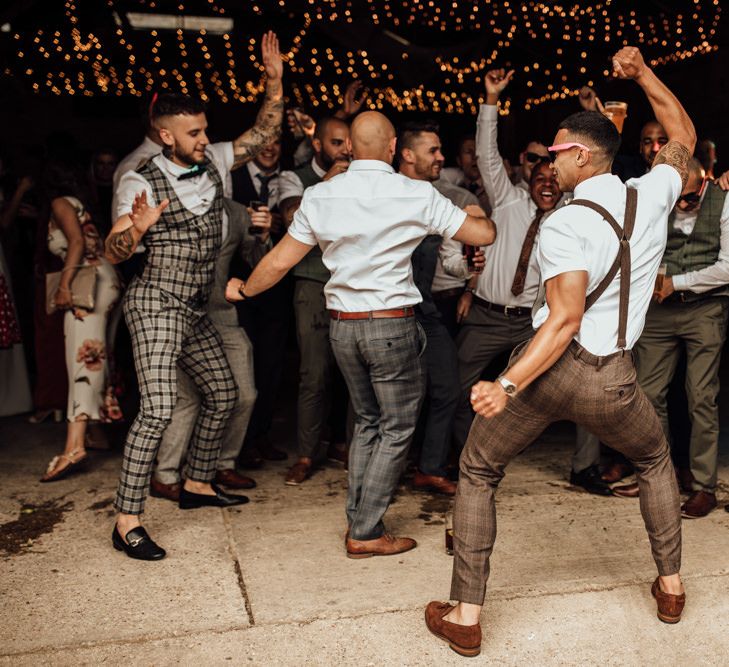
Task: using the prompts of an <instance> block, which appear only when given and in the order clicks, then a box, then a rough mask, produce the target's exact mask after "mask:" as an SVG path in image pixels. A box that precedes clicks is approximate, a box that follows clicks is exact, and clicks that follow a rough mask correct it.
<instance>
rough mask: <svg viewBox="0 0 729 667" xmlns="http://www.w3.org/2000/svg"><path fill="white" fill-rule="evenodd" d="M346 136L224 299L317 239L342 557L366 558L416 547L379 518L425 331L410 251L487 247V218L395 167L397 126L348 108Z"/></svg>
mask: <svg viewBox="0 0 729 667" xmlns="http://www.w3.org/2000/svg"><path fill="white" fill-rule="evenodd" d="M348 145H349V147H350V149H351V151H352V153H353V155H354V158H355V159H354V161H353V162H352V163H351V165H350V166H349V169H348V170H347V171H346V172H345V173H343V174H340V175H339V176H336V177H335V178H332V179H331V180H329V181H326V182H322V183H318V184H317V185H314V186H312V187H310V188H307V189H306V191H305V192H304V195H303V198H302V200H301V205H300V207H299V209H298V210H297V211H296V214H295V215H294V220H293V222H292V224H291V226H290V227H289V231H288V234H287V235H286V236H285V237H284V238H283V240H282V241H281V242H280V243H279V244H278V245H277V246H276V247H275V248H274V249H273V250H272V251H271V252H270V253H269V254H268V255H267V256H266V257H264V258H263V260H262V261H261V263H260V264H259V265H258V266H257V267H256V270H255V271H254V272H253V274H252V275H251V277H250V278H249V280H248V282H246V283H244V282H243V281H242V280H240V279H237V278H233V279H231V281H230V282H229V283H228V298H229V299H231V300H239V299H245V298H247V297H250V296H254V295H256V294H258V293H259V292H261V291H262V290H265V289H268V288H269V287H270V286H271V285H273V284H275V283H276V282H277V281H278V280H280V279H281V278H282V277H283V276H284V275H285V274H286V272H287V271H288V270H289V269H290V268H291V267H293V266H294V265H296V264H297V263H298V262H299V261H301V259H302V258H303V257H305V256H306V254H307V253H308V252H309V251H310V250H311V249H312V248H313V247H314V246H315V245H317V244H318V246H319V247H320V248H321V250H322V259H323V262H324V265H325V266H326V267H327V269H328V270H329V271H330V272H331V278H330V279H329V281H328V282H327V284H326V287H325V288H324V294H325V297H326V305H327V308H328V309H329V311H330V317H331V323H330V338H331V343H332V348H333V351H334V356H335V357H336V360H337V363H338V364H339V368H340V369H341V371H342V374H343V375H344V378H345V380H346V382H347V387H348V389H349V395H350V399H351V401H352V406H353V409H354V413H355V428H354V436H353V438H352V442H351V447H350V454H349V490H348V498H347V522H348V524H349V530H348V531H347V537H346V551H347V555H348V556H349V557H350V558H366V557H369V556H385V555H392V554H397V553H402V552H403V551H408V550H410V549H412V548H414V547H415V546H416V543H415V540H412V539H410V538H405V537H400V538H396V537H393V536H391V535H389V534H388V533H387V532H386V531H385V526H384V525H383V522H382V517H383V515H384V514H385V511H386V510H387V507H388V505H389V504H390V500H391V498H392V494H393V492H394V490H395V486H396V484H397V481H398V479H399V477H400V473H401V472H402V467H403V465H404V463H405V459H406V455H407V450H408V446H409V444H410V441H411V439H412V435H413V431H414V429H415V422H416V421H417V415H418V410H419V408H420V403H421V401H422V397H423V391H424V379H425V378H424V373H423V367H422V363H421V360H420V357H421V355H422V353H423V348H424V346H425V337H424V334H423V331H422V329H421V328H420V327H419V326H418V325H417V323H416V321H415V318H414V317H413V315H414V309H413V306H415V305H416V304H417V303H419V302H420V300H421V296H420V293H419V292H418V289H417V287H416V286H415V283H414V282H413V275H412V264H411V257H412V253H413V251H414V250H415V248H416V247H417V245H418V243H420V241H421V240H422V239H423V238H425V237H426V236H427V235H428V234H439V235H441V236H445V237H448V238H450V237H454V238H456V239H457V240H460V241H463V242H465V243H472V244H474V245H487V244H489V243H491V242H492V241H493V238H494V228H493V225H492V223H491V222H490V221H489V220H488V219H486V218H481V217H477V216H473V215H471V214H469V213H467V212H464V210H463V209H459V208H457V207H456V206H454V205H453V204H451V202H449V201H448V200H447V199H446V198H445V197H443V196H442V195H440V194H439V193H438V192H437V191H436V190H435V189H434V188H433V186H432V185H431V184H430V183H428V182H426V181H415V180H412V179H409V178H407V177H405V176H402V175H400V174H396V173H395V172H394V170H393V169H392V166H391V163H392V159H393V156H394V154H395V145H396V138H395V129H394V127H393V126H392V123H390V121H389V120H387V118H385V116H383V115H382V114H380V113H378V112H375V111H367V112H365V113H363V114H361V115H359V116H357V118H356V119H355V120H354V122H353V123H352V127H351V137H350V140H349V141H348ZM469 211H470V209H469ZM479 211H480V209H477V210H475V211H474V212H475V213H478V212H479ZM343 221H346V224H343Z"/></svg>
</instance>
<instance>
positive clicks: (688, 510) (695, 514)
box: [681, 491, 716, 519]
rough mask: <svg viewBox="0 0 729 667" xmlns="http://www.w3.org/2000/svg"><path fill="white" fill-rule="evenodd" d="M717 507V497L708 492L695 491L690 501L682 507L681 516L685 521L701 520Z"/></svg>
mask: <svg viewBox="0 0 729 667" xmlns="http://www.w3.org/2000/svg"><path fill="white" fill-rule="evenodd" d="M715 507H716V496H715V495H714V494H713V493H709V492H708V491H694V492H693V493H692V494H691V495H690V496H689V499H688V500H687V501H686V502H685V503H684V504H683V505H681V516H682V517H683V518H684V519H700V518H701V517H704V516H706V515H707V514H708V513H709V512H711V511H712V510H713V509H714V508H715Z"/></svg>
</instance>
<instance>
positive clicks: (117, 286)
mask: <svg viewBox="0 0 729 667" xmlns="http://www.w3.org/2000/svg"><path fill="white" fill-rule="evenodd" d="M64 199H67V200H68V201H69V202H70V204H71V205H72V206H73V207H74V208H75V209H76V212H77V215H78V220H79V225H80V226H81V230H82V233H83V237H84V241H85V244H86V249H85V252H84V257H83V264H84V265H85V266H89V265H91V266H95V267H96V293H95V297H94V310H92V311H87V310H82V309H80V308H73V309H70V310H67V311H66V314H65V316H64V321H63V334H64V340H65V347H66V370H67V371H68V385H69V386H68V408H67V410H66V417H67V419H68V421H76V420H78V419H88V420H90V421H102V422H110V421H116V420H118V419H121V411H120V410H119V406H118V403H117V401H116V397H115V396H114V392H113V388H112V387H111V385H110V384H109V372H108V356H109V354H108V352H107V349H106V329H107V321H108V318H109V314H110V313H111V311H112V310H113V309H114V306H115V305H116V303H117V302H118V301H119V297H120V293H121V283H120V282H119V278H118V276H117V273H116V270H115V269H114V267H113V266H112V265H111V264H110V263H109V262H108V260H107V259H106V258H105V257H104V255H103V243H102V241H101V238H100V237H99V233H98V231H97V230H96V227H95V226H94V225H93V224H91V223H90V222H88V216H87V215H86V214H85V212H84V207H83V204H82V203H81V202H80V201H79V200H78V199H76V198H75V197H64ZM48 249H49V250H50V251H51V252H52V253H53V254H54V255H58V256H59V257H60V258H61V259H63V260H64V261H65V259H66V252H67V250H68V241H67V239H66V236H65V234H64V233H63V231H62V230H60V229H58V228H57V227H55V226H54V225H53V224H52V223H51V224H50V225H49V227H48Z"/></svg>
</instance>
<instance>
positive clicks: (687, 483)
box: [676, 468, 694, 493]
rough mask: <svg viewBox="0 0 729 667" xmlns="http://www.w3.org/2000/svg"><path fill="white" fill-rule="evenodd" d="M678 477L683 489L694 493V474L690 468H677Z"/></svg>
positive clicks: (679, 484)
mask: <svg viewBox="0 0 729 667" xmlns="http://www.w3.org/2000/svg"><path fill="white" fill-rule="evenodd" d="M676 479H677V480H678V486H679V488H680V489H681V491H683V492H685V493H693V491H694V475H693V473H692V472H691V469H690V468H676Z"/></svg>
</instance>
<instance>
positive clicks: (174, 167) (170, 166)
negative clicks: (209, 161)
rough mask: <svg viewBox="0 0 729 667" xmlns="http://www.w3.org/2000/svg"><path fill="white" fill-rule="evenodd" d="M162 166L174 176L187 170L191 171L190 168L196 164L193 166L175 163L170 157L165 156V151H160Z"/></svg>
mask: <svg viewBox="0 0 729 667" xmlns="http://www.w3.org/2000/svg"><path fill="white" fill-rule="evenodd" d="M160 161H161V164H160V166H161V167H162V168H163V169H164V170H165V171H166V172H167V173H168V174H171V175H172V176H176V177H177V176H181V175H182V174H184V173H185V172H186V171H189V170H190V169H193V168H194V165H193V166H192V167H181V166H180V165H179V164H175V163H174V162H173V161H172V160H170V159H169V158H168V157H166V156H165V154H164V153H160Z"/></svg>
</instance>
